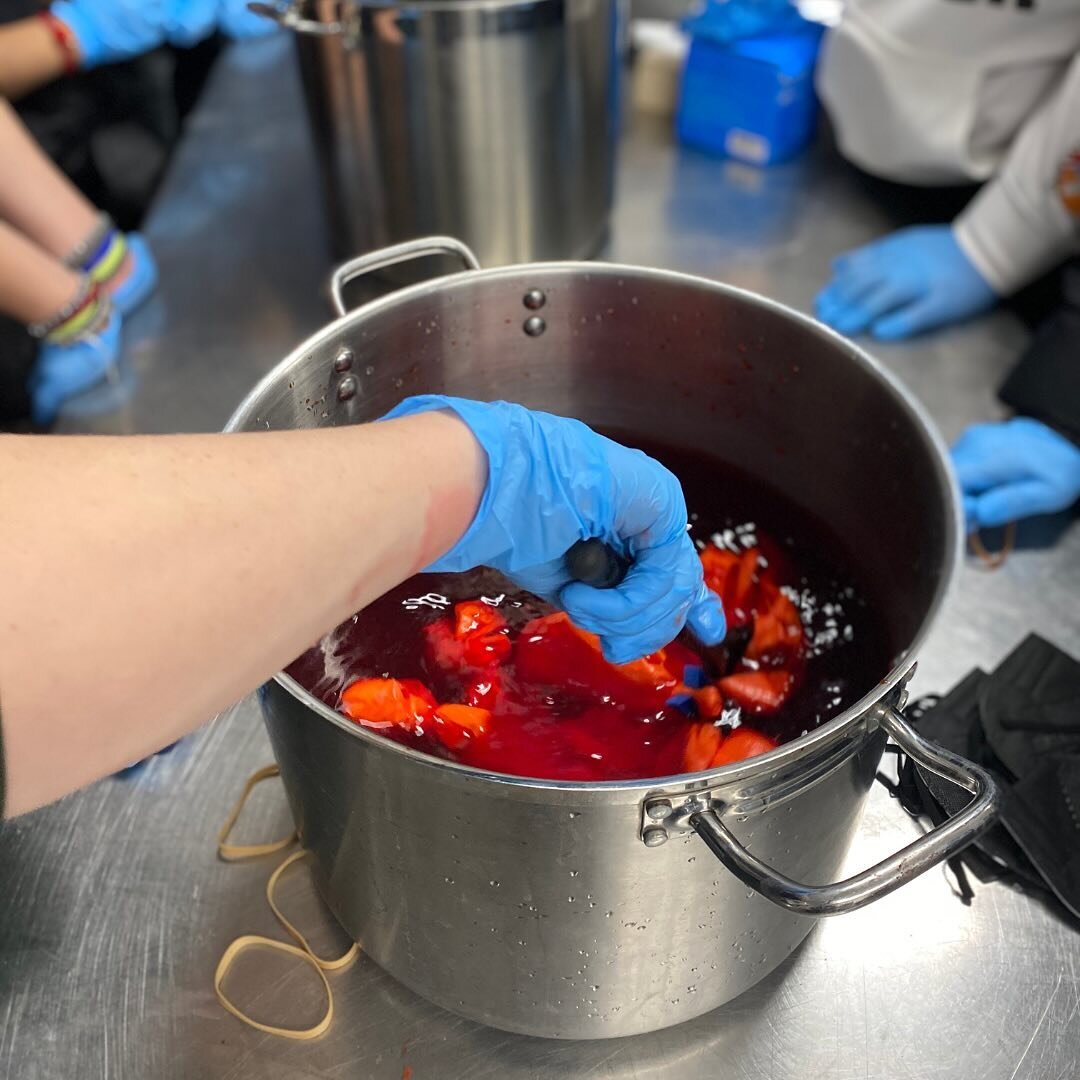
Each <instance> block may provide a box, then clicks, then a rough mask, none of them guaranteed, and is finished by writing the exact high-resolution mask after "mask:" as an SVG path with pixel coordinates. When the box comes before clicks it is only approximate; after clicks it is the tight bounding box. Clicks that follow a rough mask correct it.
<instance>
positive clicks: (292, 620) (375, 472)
mask: <svg viewBox="0 0 1080 1080" xmlns="http://www.w3.org/2000/svg"><path fill="white" fill-rule="evenodd" d="M484 478H485V458H484V454H483V452H482V450H481V449H480V447H479V445H478V444H477V442H476V440H475V439H474V438H473V436H472V435H471V434H470V431H469V429H468V428H467V427H466V426H465V425H464V424H462V423H460V422H459V421H458V420H456V419H454V418H452V417H450V416H448V415H446V414H442V413H433V414H425V415H423V416H417V417H410V418H407V419H403V420H400V421H398V422H395V423H386V424H374V425H365V426H360V427H349V428H343V429H339V430H333V431H318V432H282V433H267V434H264V435H231V436H177V437H153V438H78V437H71V438H36V437H29V436H28V437H21V436H2V437H0V700H2V708H3V723H4V735H3V740H4V752H5V757H6V774H7V805H6V810H5V812H6V813H7V814H9V815H10V814H17V813H20V812H23V811H25V810H29V809H31V808H33V807H35V806H38V805H41V804H42V803H45V802H48V801H50V800H51V799H55V798H57V797H58V796H59V795H61V794H64V793H65V792H68V791H70V790H72V789H74V788H76V787H78V786H80V785H82V784H85V783H87V782H88V781H90V780H93V779H95V778H97V777H99V776H103V775H106V774H108V773H109V772H111V771H113V770H115V769H116V768H119V767H121V766H123V765H124V764H127V763H130V762H131V761H134V760H136V759H137V758H139V757H142V756H145V755H147V754H149V753H152V752H153V751H155V750H158V749H160V748H161V747H162V746H164V745H166V744H167V743H169V742H172V741H173V740H175V739H176V738H178V737H179V736H180V735H182V734H184V733H186V732H188V731H191V730H192V729H193V728H194V727H195V726H197V725H198V724H200V723H202V722H204V721H205V720H206V719H207V717H209V716H212V715H213V714H214V713H215V712H217V711H218V710H220V709H222V708H223V707H225V706H226V705H228V704H229V703H230V702H232V701H235V700H237V699H238V698H240V697H241V696H242V695H243V694H245V693H247V692H248V691H249V690H251V689H252V688H253V687H254V686H256V685H258V683H259V682H260V681H261V680H263V679H265V678H266V677H268V676H269V675H271V674H272V673H273V672H275V671H277V670H279V669H280V668H282V667H283V666H285V665H286V664H288V663H289V662H290V661H291V660H292V659H294V658H295V657H296V656H297V655H299V653H301V652H302V651H303V650H304V649H306V648H307V647H308V646H310V645H311V644H312V643H313V642H315V641H316V640H318V638H319V636H320V635H321V634H322V633H324V632H325V631H326V630H328V629H329V628H331V627H333V626H335V625H336V624H337V623H338V622H340V621H341V620H343V619H345V618H346V617H348V616H349V615H350V614H351V613H352V612H354V611H356V610H357V609H359V608H361V607H363V606H364V605H365V604H367V603H368V602H369V601H371V600H372V599H373V598H374V597H376V596H378V595H379V594H380V593H382V592H385V591H386V590H387V589H388V588H390V587H391V586H392V585H394V584H396V583H398V582H400V581H402V580H404V579H405V578H406V577H408V576H409V575H410V574H412V573H413V572H415V571H416V570H418V569H420V568H421V567H423V566H425V565H426V564H427V563H429V562H431V561H432V560H433V559H435V558H436V557H437V556H439V555H441V554H443V553H444V552H445V551H446V550H447V549H448V548H450V547H451V545H453V544H454V542H455V541H456V540H457V539H458V537H460V536H461V534H462V533H463V532H464V531H465V529H466V528H467V526H468V525H469V522H470V520H471V518H472V516H473V514H474V512H475V510H476V507H477V504H478V502H479V499H480V496H481V493H482V492H483V490H484Z"/></svg>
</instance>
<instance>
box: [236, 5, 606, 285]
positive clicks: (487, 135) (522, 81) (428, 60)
mask: <svg viewBox="0 0 1080 1080" xmlns="http://www.w3.org/2000/svg"><path fill="white" fill-rule="evenodd" d="M257 6H258V7H259V9H260V10H263V11H265V12H266V13H267V14H270V15H271V16H272V17H275V18H277V19H278V20H279V21H280V22H282V23H283V24H285V25H286V26H289V27H291V28H292V29H294V30H295V31H296V32H297V49H298V52H299V58H300V67H301V73H302V77H303V84H304V90H305V94H306V97H307V101H308V107H309V113H310V116H311V123H312V130H313V134H314V139H315V144H316V148H317V150H318V153H319V161H320V166H321V171H322V176H323V182H324V187H325V190H326V196H327V203H328V206H329V209H330V216H331V225H332V239H333V243H334V245H335V247H336V248H337V250H338V253H339V254H344V253H352V252H355V251H366V250H370V249H371V248H372V247H377V246H379V245H382V244H388V243H393V242H395V241H399V240H406V239H410V238H413V237H417V236H424V235H427V234H429V233H432V232H451V233H453V234H454V235H455V236H461V237H462V238H463V239H464V240H465V241H466V242H467V243H469V244H470V245H471V246H472V247H473V249H474V250H476V251H478V252H479V253H480V256H481V258H483V259H484V261H485V263H487V264H489V265H497V264H504V263H511V262H522V261H527V260H529V259H566V258H586V257H588V256H590V255H592V254H594V253H595V252H596V250H597V249H598V248H599V247H600V245H601V244H602V242H603V239H604V236H605V233H606V229H607V221H608V214H609V211H610V208H611V194H612V175H613V167H614V153H615V135H616V125H617V120H618V100H619V72H620V65H619V54H620V42H621V41H622V40H623V37H624V35H623V34H622V32H621V30H622V26H623V18H622V14H623V7H624V0H411V2H395V0H288V2H279V3H276V4H261V5H257Z"/></svg>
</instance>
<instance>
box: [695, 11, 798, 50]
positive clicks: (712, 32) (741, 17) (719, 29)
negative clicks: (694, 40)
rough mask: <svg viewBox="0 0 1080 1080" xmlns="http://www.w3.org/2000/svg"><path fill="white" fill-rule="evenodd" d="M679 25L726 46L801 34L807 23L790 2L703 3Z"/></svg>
mask: <svg viewBox="0 0 1080 1080" xmlns="http://www.w3.org/2000/svg"><path fill="white" fill-rule="evenodd" d="M682 25H683V29H684V30H685V31H686V32H687V33H689V34H695V35H697V36H698V37H706V38H709V40H711V41H716V42H719V43H720V44H721V45H728V44H730V43H731V42H733V41H739V40H741V39H743V38H748V37H758V36H760V35H762V34H779V33H787V32H789V31H793V30H801V29H802V28H803V27H804V26H805V25H806V21H805V20H804V19H803V17H802V16H801V15H800V14H799V12H798V10H797V9H796V7H795V5H794V4H793V3H792V0H705V2H704V4H703V5H702V6H701V7H700V8H699V9H698V10H697V11H696V12H694V13H693V14H692V15H691V16H689V17H688V18H686V19H684V20H683V24H682Z"/></svg>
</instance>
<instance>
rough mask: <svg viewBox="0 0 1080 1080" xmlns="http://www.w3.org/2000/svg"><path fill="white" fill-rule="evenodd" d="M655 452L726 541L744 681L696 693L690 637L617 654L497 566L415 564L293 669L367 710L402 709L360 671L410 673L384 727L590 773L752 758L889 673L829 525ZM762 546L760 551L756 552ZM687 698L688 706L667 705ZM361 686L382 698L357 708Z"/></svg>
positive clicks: (401, 738)
mask: <svg viewBox="0 0 1080 1080" xmlns="http://www.w3.org/2000/svg"><path fill="white" fill-rule="evenodd" d="M624 441H625V440H624ZM646 449H648V451H649V452H650V453H651V454H653V456H655V457H658V458H659V459H660V460H662V461H664V463H665V464H666V465H668V467H669V468H671V469H672V471H674V472H675V473H676V475H677V476H679V478H680V480H681V481H682V483H683V486H684V489H685V491H686V495H687V503H688V505H689V506H690V507H692V508H693V511H694V512H693V514H692V526H693V532H692V535H694V536H695V537H696V538H698V543H699V546H706V547H708V548H710V549H711V553H715V552H716V551H721V552H726V553H727V554H722V555H720V556H715V555H713V559H712V565H713V567H714V568H715V567H716V566H717V565H722V566H723V567H725V568H730V569H728V570H726V572H725V573H723V574H721V575H720V577H719V578H716V579H715V580H717V581H718V582H719V583H720V588H719V589H718V591H720V594H721V598H722V599H723V600H724V606H725V612H726V613H727V615H728V621H729V624H731V625H733V626H743V627H744V641H743V644H744V646H745V652H744V658H743V659H742V660H741V661H739V662H738V663H737V664H736V666H735V668H734V671H733V674H734V675H735V676H736V678H735V679H733V680H724V681H722V682H721V683H720V684H719V686H718V688H716V689H711V688H709V689H705V690H699V691H698V692H697V693H694V692H693V688H692V687H690V688H688V687H686V686H685V685H682V683H683V677H684V673H685V670H686V667H687V665H688V664H689V665H691V667H693V666H695V665H696V664H698V663H699V658H698V657H697V656H696V655H695V654H694V653H693V652H691V651H689V650H688V649H687V648H686V647H685V646H683V645H682V644H681V643H679V642H676V643H673V644H672V645H671V646H669V647H668V648H667V649H666V650H665V651H664V653H663V655H662V656H660V655H656V656H654V657H653V658H651V661H645V662H641V663H639V664H635V665H630V666H628V667H626V668H615V667H613V666H612V665H610V664H607V663H606V662H605V661H604V660H603V658H602V656H601V655H600V654H599V653H598V652H597V651H596V648H595V647H594V645H593V644H591V643H590V641H589V639H588V635H582V634H581V632H580V631H577V630H576V628H574V627H572V626H571V624H570V623H569V622H568V620H566V619H565V618H564V617H561V616H556V617H551V616H552V609H551V607H550V606H549V605H547V604H545V603H543V602H542V601H540V600H538V599H537V598H536V597H533V596H531V595H530V594H528V593H523V592H521V591H520V590H518V589H516V588H515V587H514V586H513V585H512V584H511V583H510V582H508V581H507V580H506V579H505V578H503V577H502V576H501V575H499V574H497V573H495V572H494V571H491V570H487V569H481V570H476V571H472V572H470V573H468V574H461V575H453V574H450V575H418V576H417V577H414V578H412V579H411V580H410V581H408V582H405V583H404V584H403V585H401V586H399V587H398V588H396V589H394V590H392V591H391V592H389V593H387V594H386V595H385V596H383V597H381V598H380V599H379V600H377V601H376V602H375V603H373V604H372V605H371V606H370V607H368V608H367V609H366V610H365V611H364V612H362V613H361V614H360V615H358V616H356V617H354V619H353V620H350V621H349V622H347V623H345V624H343V625H342V626H341V627H338V629H337V630H335V631H334V632H333V633H332V634H330V635H328V636H327V638H326V639H325V640H324V641H323V642H321V643H320V645H319V646H317V647H316V648H314V649H311V650H309V651H308V652H307V653H305V654H304V656H302V657H300V658H299V659H298V660H297V661H295V662H294V664H293V665H292V666H291V667H290V668H289V673H290V674H291V675H292V676H293V677H294V678H296V679H297V681H298V682H299V683H300V684H301V685H303V686H304V687H306V688H307V689H308V690H310V691H311V692H312V693H313V694H315V696H317V697H319V698H320V699H321V700H322V701H324V702H325V703H326V704H327V705H329V706H330V707H331V708H338V709H340V710H341V711H344V712H346V714H347V715H348V714H349V713H350V711H352V712H353V714H354V715H363V716H365V717H368V718H372V717H373V716H374V715H375V712H378V715H379V717H380V718H381V717H383V715H384V712H383V711H380V710H384V709H385V708H391V709H392V708H393V707H394V706H392V705H391V706H386V705H385V701H386V700H388V699H386V696H385V695H386V690H387V688H386V686H385V685H380V684H374V683H372V684H370V685H357V684H356V680H358V679H359V680H364V679H373V678H375V679H395V680H399V681H405V690H404V695H403V696H402V694H401V692H400V691H397V690H395V691H394V693H395V694H396V695H397V696H396V697H395V699H394V700H395V701H399V702H400V701H401V700H404V701H406V702H408V703H410V704H409V705H408V708H407V711H408V713H409V719H408V722H407V723H401V724H393V723H380V724H379V725H378V726H377V727H375V730H377V731H378V733H379V734H380V735H381V736H383V737H385V738H389V739H393V740H394V741H396V742H399V743H403V744H404V745H407V746H411V747H413V748H415V749H417V750H421V751H423V752H425V753H429V754H432V755H435V756H437V757H442V758H445V759H448V760H451V761H457V762H460V763H462V764H465V765H471V766H474V767H477V768H481V769H485V770H487V771H491V772H498V773H506V774H510V775H515V776H529V777H537V778H541V779H553V780H576V781H598V780H621V779H639V778H646V777H655V776H666V775H672V774H676V773H681V772H687V771H694V770H697V769H705V768H709V767H712V766H715V765H719V764H725V763H728V762H730V761H737V760H742V759H744V758H745V757H747V756H752V755H753V754H756V753H761V752H764V751H765V750H767V749H769V748H770V747H771V746H773V745H776V744H778V743H782V742H786V741H789V740H791V739H794V738H797V737H798V736H799V735H801V734H803V733H804V732H806V731H808V730H810V729H812V728H814V727H816V726H818V725H819V724H821V723H823V722H824V721H826V720H827V719H829V718H831V717H832V716H834V715H836V714H837V713H838V712H840V711H842V710H843V709H845V708H847V706H848V705H850V704H852V703H854V702H855V701H856V700H858V698H860V697H861V696H862V695H863V694H865V693H866V692H867V691H868V690H870V689H871V688H872V686H873V685H874V684H875V683H876V682H877V681H878V680H879V679H880V678H882V677H883V676H884V675H885V673H886V672H887V670H888V666H889V664H888V654H887V650H886V644H885V640H884V636H883V634H882V633H881V630H880V627H879V625H878V623H877V622H876V620H875V619H874V617H873V613H872V611H871V610H870V609H869V608H868V606H867V604H866V603H865V602H864V601H863V599H862V593H861V591H860V588H859V583H858V582H857V581H856V580H855V576H854V572H853V569H852V567H853V563H852V561H851V559H850V558H849V557H848V556H847V553H846V552H844V551H843V549H842V548H841V547H840V545H839V544H838V543H837V541H836V540H835V538H833V537H832V536H831V535H829V533H828V530H826V529H825V528H824V527H823V526H822V525H821V524H820V523H818V522H816V521H815V520H814V519H812V518H810V517H808V516H807V515H805V514H804V513H802V512H800V511H798V510H797V509H796V508H795V507H793V506H791V505H790V504H789V503H787V502H786V501H785V500H783V499H782V498H781V497H780V496H779V495H777V494H776V493H775V492H771V491H767V490H765V489H763V488H762V486H761V485H760V483H758V482H757V481H753V480H751V479H750V478H748V477H746V476H743V475H742V474H740V473H737V472H734V471H732V470H731V469H730V468H727V467H724V466H720V465H717V464H715V463H713V462H710V461H708V460H707V459H702V458H699V457H696V456H694V455H689V454H682V453H679V452H676V451H672V450H667V449H664V448H661V449H660V450H659V451H658V450H657V448H655V447H647V448H646ZM714 534H715V536H716V540H717V541H718V546H714V545H713V544H712V543H711V542H710V537H713V536H714ZM748 549H753V551H755V552H756V553H757V554H756V556H750V557H746V552H747V550H748ZM709 559H710V555H707V556H706V571H707V573H708V571H709V568H710V561H709ZM840 568H843V569H842V570H841V569H840ZM740 575H741V576H740ZM778 593H782V595H780V596H778V595H777V594H778ZM466 602H472V603H469V604H468V606H465V607H462V606H459V605H463V604H465V603H466ZM751 606H753V608H754V611H755V612H756V613H757V614H756V616H755V614H754V613H753V612H751V611H750V610H749V608H750V607H751ZM489 616H490V618H489ZM792 619H795V625H794V628H793V627H792V625H791V621H792ZM751 635H752V636H751ZM748 638H749V640H750V644H749V645H746V640H747V639H748ZM409 680H415V683H413V682H409ZM416 684H420V685H419V686H417V685H416ZM350 686H351V687H352V689H351V690H350V693H349V694H346V701H345V702H343V701H342V691H343V690H346V688H349V687H350ZM423 691H426V692H430V698H431V700H432V701H433V702H437V703H440V704H442V703H451V704H453V705H455V706H458V707H460V706H463V705H464V706H473V709H472V710H465V711H458V712H456V713H455V712H454V710H453V709H450V710H440V712H439V713H436V712H432V711H430V708H429V706H427V705H426V704H425V700H426V699H425V698H424V697H423V693H422V692H423ZM688 692H689V697H690V700H689V701H687V697H688ZM371 693H374V694H375V697H374V698H372V697H370V694H371ZM676 694H679V695H680V696H681V700H682V705H681V707H680V706H677V705H672V704H668V701H669V699H670V698H672V697H673V695H676ZM350 695H352V696H353V697H354V698H355V699H357V700H361V701H370V702H371V704H369V705H367V706H365V705H361V706H360V707H359V709H357V707H356V706H355V701H354V703H353V705H352V706H350V702H349V700H348V699H349V698H350ZM777 701H780V704H779V707H777ZM365 710H367V711H365ZM479 710H487V712H488V713H490V717H488V715H487V714H486V713H484V712H480V711H479ZM386 715H389V713H387V714H386ZM458 721H460V723H459V722H458Z"/></svg>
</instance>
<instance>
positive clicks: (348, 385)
mask: <svg viewBox="0 0 1080 1080" xmlns="http://www.w3.org/2000/svg"><path fill="white" fill-rule="evenodd" d="M358 388H359V387H358V384H357V382H356V376H355V375H346V376H345V378H344V379H342V380H341V382H339V383H338V388H337V399H338V401H348V400H349V399H350V398H354V397H356V391H357V389H358Z"/></svg>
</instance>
